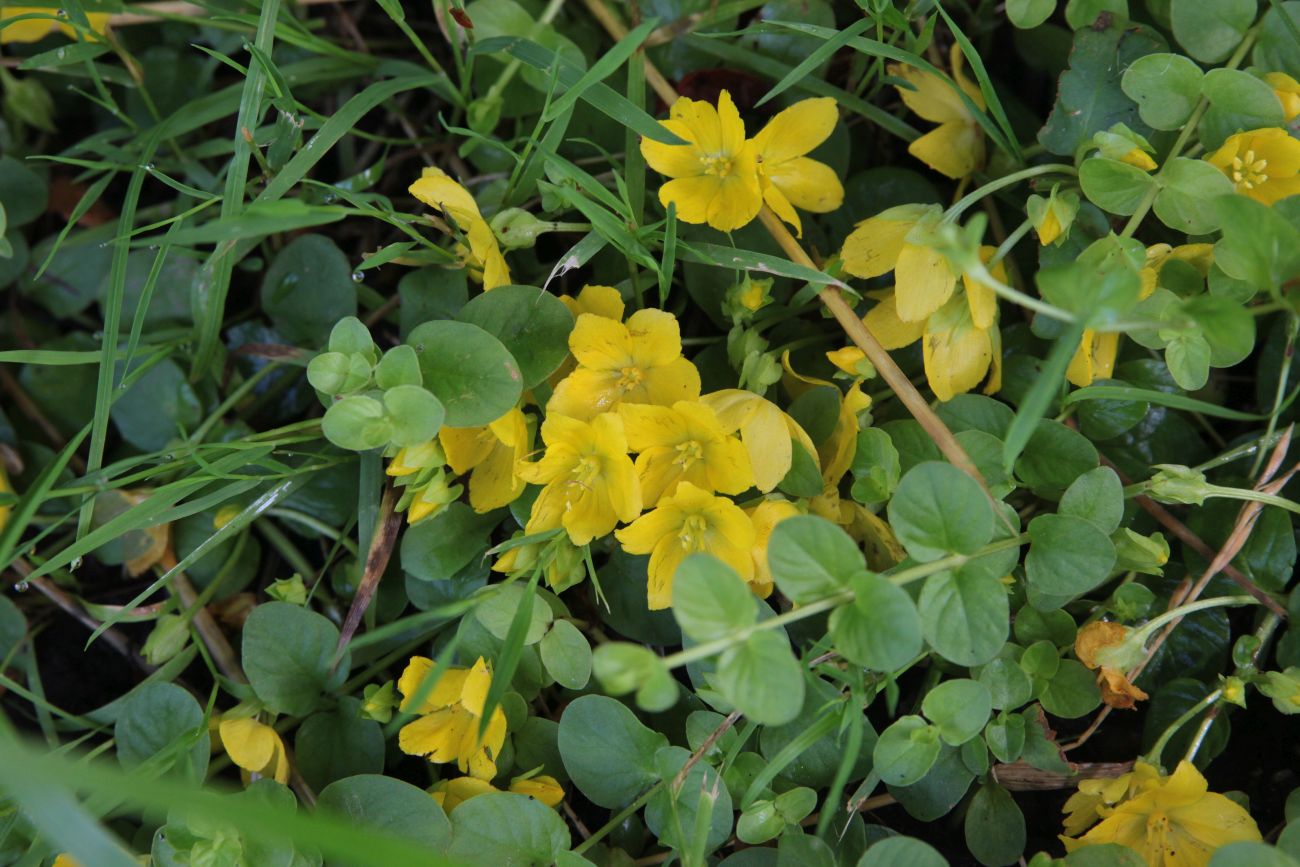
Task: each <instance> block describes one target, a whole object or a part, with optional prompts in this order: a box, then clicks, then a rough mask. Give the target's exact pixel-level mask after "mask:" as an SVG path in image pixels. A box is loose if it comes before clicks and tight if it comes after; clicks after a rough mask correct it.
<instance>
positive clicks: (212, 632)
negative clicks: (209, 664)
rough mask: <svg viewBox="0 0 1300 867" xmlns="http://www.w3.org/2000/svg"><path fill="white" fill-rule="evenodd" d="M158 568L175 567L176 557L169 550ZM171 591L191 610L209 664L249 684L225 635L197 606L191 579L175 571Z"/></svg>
mask: <svg viewBox="0 0 1300 867" xmlns="http://www.w3.org/2000/svg"><path fill="white" fill-rule="evenodd" d="M158 565H159V567H161V568H162V569H163V570H164V571H166V570H170V569H172V568H174V567H175V566H176V555H175V554H173V553H172V552H171V551H170V550H169V551H167V553H166V554H165V555H164V556H163V558H162V559H161V560H160V561H159V563H158ZM171 588H172V590H173V591H175V593H176V598H177V599H179V600H180V602H181V605H182V606H183V607H184V609H185V610H186V611H190V610H193V612H194V613H193V615H192V620H191V622H192V623H193V624H194V629H195V630H196V631H197V632H198V633H199V638H200V639H202V641H203V645H204V646H205V647H207V649H208V653H210V654H212V661H213V662H215V663H216V664H217V668H218V669H220V670H221V673H222V674H224V675H225V676H226V677H228V678H230V679H231V680H233V681H235V682H236V683H248V678H247V677H245V676H244V668H243V666H241V665H240V664H239V657H238V656H236V655H235V651H234V648H232V647H231V646H230V641H229V640H228V639H227V638H226V633H224V632H222V631H221V627H220V626H218V625H217V621H216V620H214V619H213V617H212V613H211V612H209V611H208V609H207V606H204V605H199V604H198V600H199V594H198V593H197V592H195V590H194V585H193V584H191V583H190V579H189V578H188V577H187V576H186V574H185V573H184V572H176V573H175V574H173V575H172V577H171Z"/></svg>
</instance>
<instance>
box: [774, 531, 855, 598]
mask: <svg viewBox="0 0 1300 867" xmlns="http://www.w3.org/2000/svg"><path fill="white" fill-rule="evenodd" d="M767 562H768V565H769V566H770V567H771V569H772V577H773V578H774V579H775V580H776V585H777V586H778V587H780V588H781V592H782V593H784V594H785V595H786V596H788V597H790V600H791V601H792V602H797V603H801V604H802V603H805V602H812V601H814V600H816V599H821V598H824V597H826V596H830V595H831V594H833V593H835V592H837V591H839V590H843V589H844V587H845V585H846V584H847V583H848V580H849V577H850V576H852V575H854V574H856V573H858V572H860V571H862V568H863V566H864V560H863V557H862V552H861V551H860V550H858V545H857V543H856V542H854V541H853V539H851V538H850V537H849V534H848V533H846V532H844V531H843V530H841V529H840V528H839V527H837V526H835V525H834V524H832V523H831V522H830V521H827V520H826V519H825V518H818V517H816V516H814V515H796V516H794V517H792V518H786V519H785V520H784V521H782V522H781V523H779V524H777V525H776V529H774V530H773V531H772V537H771V539H770V540H769V541H768V543H767Z"/></svg>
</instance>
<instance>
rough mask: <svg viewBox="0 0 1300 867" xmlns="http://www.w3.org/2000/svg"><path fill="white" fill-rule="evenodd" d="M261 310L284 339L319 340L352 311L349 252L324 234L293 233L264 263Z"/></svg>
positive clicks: (353, 287)
mask: <svg viewBox="0 0 1300 867" xmlns="http://www.w3.org/2000/svg"><path fill="white" fill-rule="evenodd" d="M262 310H263V311H265V312H266V315H267V316H269V317H270V318H271V322H272V323H273V324H274V325H275V328H276V330H277V331H279V332H280V333H281V334H283V335H284V337H285V339H286V340H289V341H290V342H293V343H298V344H303V345H306V346H320V345H322V344H324V343H325V342H326V340H328V339H329V336H330V332H331V330H332V329H333V328H334V325H335V323H337V322H338V321H339V320H340V319H343V318H345V317H348V316H356V313H357V284H356V283H354V282H352V268H351V266H350V265H349V264H348V257H347V256H345V255H343V251H342V250H340V249H339V248H338V246H337V245H336V244H335V243H334V242H333V241H331V240H330V239H329V238H327V237H325V236H324V235H301V236H299V237H297V238H294V239H293V240H292V241H290V242H289V243H288V244H287V245H286V246H285V248H284V249H283V250H281V251H280V252H279V253H277V254H276V257H275V260H274V261H272V262H271V267H270V268H267V269H266V276H265V277H264V278H263V279H262ZM366 336H367V339H368V338H369V334H367V335H366ZM330 348H331V349H333V350H334V351H336V352H339V351H343V350H342V349H340V347H336V346H331V347H330Z"/></svg>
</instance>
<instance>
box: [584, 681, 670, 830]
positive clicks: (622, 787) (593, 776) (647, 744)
mask: <svg viewBox="0 0 1300 867" xmlns="http://www.w3.org/2000/svg"><path fill="white" fill-rule="evenodd" d="M558 744H559V748H560V757H561V758H562V759H563V760H564V769H565V770H566V771H567V772H568V774H569V779H571V780H573V784H574V785H575V786H577V787H578V790H579V791H580V792H582V794H584V795H586V796H587V798H588V799H589V800H591V801H592V803H594V804H596V805H598V806H601V807H606V808H609V809H618V808H620V807H623V806H626V805H627V804H630V803H631V802H632V801H633V799H635V798H636V796H637V795H639V794H640V793H641V791H642V790H643V789H645V788H647V787H648V786H650V785H651V784H653V783H654V782H655V781H656V780H657V779H658V778H659V777H658V773H657V770H656V768H655V760H654V757H655V752H656V751H658V750H659V749H661V748H662V747H666V746H668V739H667V738H666V737H664V736H663V735H662V734H659V733H658V732H655V731H651V730H650V729H648V728H646V727H645V726H643V725H641V723H640V722H638V721H637V718H636V716H635V715H634V714H633V713H632V711H630V710H628V709H627V707H626V706H624V705H623V704H622V703H620V702H617V701H615V700H614V699H612V698H606V697H605V696H600V695H584V696H582V697H581V698H578V699H576V700H574V701H573V702H571V703H570V704H569V706H568V707H566V708H565V709H564V713H563V714H562V715H561V716H560V734H559V740H558Z"/></svg>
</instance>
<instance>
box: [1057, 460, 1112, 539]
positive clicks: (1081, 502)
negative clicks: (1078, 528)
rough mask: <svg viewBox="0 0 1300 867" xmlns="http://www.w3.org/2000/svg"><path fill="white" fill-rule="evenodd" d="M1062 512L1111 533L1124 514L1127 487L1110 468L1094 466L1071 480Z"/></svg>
mask: <svg viewBox="0 0 1300 867" xmlns="http://www.w3.org/2000/svg"><path fill="white" fill-rule="evenodd" d="M1058 511H1059V513H1060V514H1062V515H1072V516H1074V517H1076V518H1084V519H1086V520H1088V521H1091V522H1092V523H1094V524H1096V525H1097V528H1098V529H1099V530H1101V531H1102V532H1103V533H1105V534H1106V535H1108V536H1109V535H1110V534H1111V533H1114V532H1115V530H1116V529H1118V527H1119V522H1120V519H1122V518H1123V517H1124V486H1123V484H1121V482H1120V480H1119V476H1117V475H1116V474H1115V471H1114V470H1112V469H1111V468H1110V467H1094V468H1093V469H1091V470H1088V472H1086V473H1084V474H1083V475H1081V476H1079V477H1078V478H1077V479H1075V480H1074V481H1073V482H1071V483H1070V487H1068V488H1067V489H1066V491H1065V494H1064V495H1063V496H1062V497H1061V504H1060V506H1059V508H1058Z"/></svg>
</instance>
